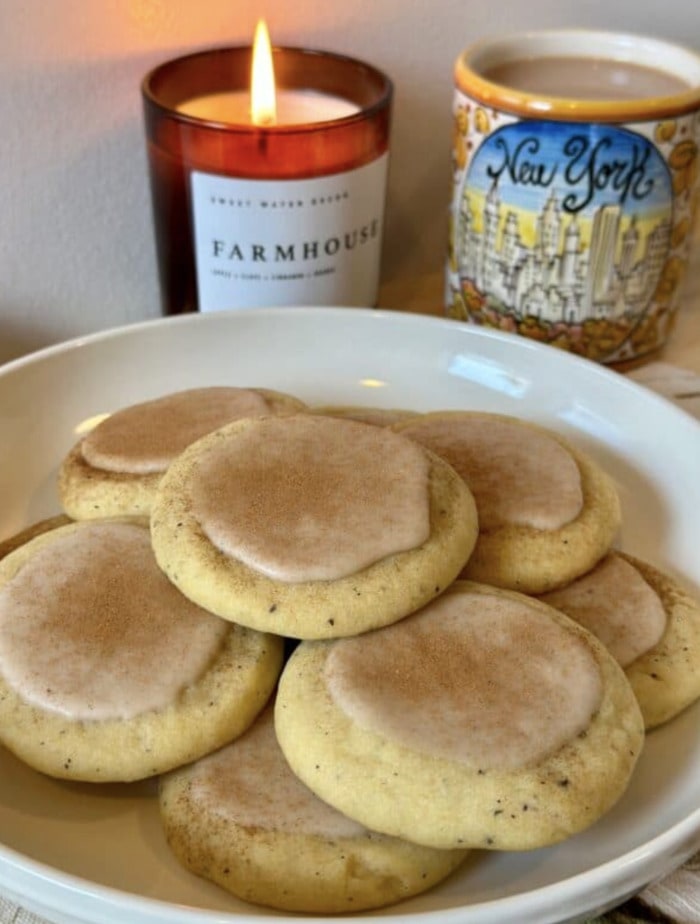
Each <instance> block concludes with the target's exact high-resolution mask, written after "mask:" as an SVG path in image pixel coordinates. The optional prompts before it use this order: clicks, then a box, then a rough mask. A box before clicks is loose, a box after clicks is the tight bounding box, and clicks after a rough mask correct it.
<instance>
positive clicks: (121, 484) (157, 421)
mask: <svg viewBox="0 0 700 924" xmlns="http://www.w3.org/2000/svg"><path fill="white" fill-rule="evenodd" d="M304 407H305V405H304V404H303V402H301V401H300V400H299V399H297V398H295V397H293V396H292V395H286V394H283V393H280V392H276V391H270V390H269V389H264V388H228V387H212V388H193V389H189V390H187V391H179V392H174V393H172V394H168V395H165V396H164V397H162V398H156V399H154V400H153V401H144V402H142V403H140V404H133V405H130V406H129V407H125V408H123V409H122V410H119V411H116V412H115V413H114V414H111V415H110V416H109V417H106V418H105V419H104V420H103V421H102V422H101V423H99V424H98V425H97V426H96V427H95V428H94V429H93V430H91V431H90V432H89V433H88V434H87V436H85V437H83V438H82V439H81V440H80V441H79V442H78V443H76V444H75V446H74V447H73V448H72V450H71V451H70V452H69V453H68V455H67V456H66V458H65V459H64V461H63V464H62V465H61V469H60V471H59V479H58V489H59V496H60V499H61V504H62V506H63V509H64V511H65V512H66V513H67V514H69V515H70V516H71V517H72V518H73V519H76V520H86V519H100V518H104V517H108V516H148V514H149V512H150V509H151V502H152V500H153V494H154V492H155V489H156V486H157V485H158V482H159V481H160V479H161V477H162V475H163V472H164V471H165V470H166V468H167V467H168V465H169V464H170V463H171V462H172V460H173V459H174V458H175V457H176V456H177V455H179V454H180V453H181V452H182V450H183V449H184V448H185V447H186V446H188V445H189V444H190V443H193V442H194V441H195V440H197V439H199V437H201V436H204V434H205V433H210V432H211V431H212V430H216V429H217V428H218V427H221V426H223V425H224V424H226V423H229V422H230V421H232V420H237V419H238V418H241V417H256V416H260V415H264V414H289V413H293V412H297V411H300V410H303V409H304Z"/></svg>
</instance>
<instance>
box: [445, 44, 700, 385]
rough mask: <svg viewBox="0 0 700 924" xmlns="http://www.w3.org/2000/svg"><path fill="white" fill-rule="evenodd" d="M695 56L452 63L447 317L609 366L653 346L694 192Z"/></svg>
mask: <svg viewBox="0 0 700 924" xmlns="http://www.w3.org/2000/svg"><path fill="white" fill-rule="evenodd" d="M699 142H700V54H696V53H694V52H693V51H691V50H690V49H686V48H683V47H679V46H677V45H673V44H670V43H668V42H665V41H660V40H657V39H652V38H645V37H640V36H630V35H624V34H618V33H610V32H591V31H584V30H563V31H545V32H525V33H520V34H517V35H510V36H505V37H504V36H501V37H499V38H494V39H492V40H483V41H480V42H477V43H476V44H474V45H472V46H471V47H470V48H467V49H466V50H465V51H464V52H463V53H462V54H461V55H460V56H459V58H458V59H457V62H456V66H455V96H454V138H453V195H452V205H451V211H450V234H449V254H448V266H447V277H446V289H447V293H446V303H447V305H446V311H447V314H448V315H449V316H451V317H454V318H458V319H461V320H468V321H472V322H474V323H478V324H482V325H487V326H491V327H495V328H498V329H500V330H505V331H512V332H514V333H518V334H522V335H525V336H527V337H531V338H534V339H537V340H540V341H542V342H545V343H549V344H553V345H556V346H559V347H562V348H564V349H567V350H570V351H572V352H574V353H577V354H579V355H581V356H585V357H587V358H589V359H593V360H597V361H599V362H603V363H609V364H611V365H614V366H621V367H625V366H630V365H635V364H637V363H639V362H641V361H644V360H645V359H648V358H650V357H651V356H653V355H654V354H656V353H658V351H659V350H660V349H661V348H662V347H663V345H664V343H665V341H666V339H667V337H668V335H669V332H670V330H671V327H672V324H673V319H674V316H675V312H676V310H677V305H678V294H679V290H680V286H681V281H682V279H683V275H684V271H685V268H686V264H687V260H688V251H689V244H690V238H691V232H692V227H693V216H694V212H695V206H696V201H697V189H698V182H697V176H698V167H699V157H698V144H699Z"/></svg>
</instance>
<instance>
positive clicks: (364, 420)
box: [0, 387, 700, 913]
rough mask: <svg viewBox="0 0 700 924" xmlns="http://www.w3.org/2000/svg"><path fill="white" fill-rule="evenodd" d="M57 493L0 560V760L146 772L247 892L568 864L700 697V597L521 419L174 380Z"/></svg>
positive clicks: (214, 868) (170, 835)
mask: <svg viewBox="0 0 700 924" xmlns="http://www.w3.org/2000/svg"><path fill="white" fill-rule="evenodd" d="M59 495H60V498H61V503H62V506H63V511H64V513H63V516H62V517H61V518H57V519H54V520H51V521H48V522H47V523H45V524H40V525H35V526H33V527H32V528H31V529H30V530H29V531H27V533H25V534H22V535H21V536H19V537H15V538H13V540H10V541H9V542H8V543H6V547H5V549H4V550H3V551H4V553H5V554H4V557H3V558H2V560H1V561H0V741H1V742H2V743H3V744H5V746H6V747H8V748H9V749H10V750H12V751H13V752H14V753H15V754H16V755H17V756H19V757H20V758H21V759H22V760H24V761H25V762H26V763H27V764H29V765H30V766H32V767H34V768H35V769H37V770H39V771H41V772H43V773H47V774H50V775H52V776H55V777H59V778H63V779H70V780H83V781H89V782H95V783H99V782H104V781H115V780H118V781H126V782H129V781H133V780H137V779H143V778H145V777H150V776H157V777H158V778H159V780H160V809H161V817H162V821H163V826H164V831H165V834H166V836H167V840H168V843H169V844H170V846H171V847H172V849H173V850H174V852H175V853H176V855H177V856H178V857H179V858H180V860H181V861H182V863H183V864H184V865H185V866H187V867H188V868H189V869H191V870H192V871H193V872H195V873H196V874H198V875H200V876H203V877H205V878H207V879H211V880H213V881H214V882H217V883H218V884H219V885H221V886H222V887H223V888H225V889H228V890H229V891H231V892H232V893H234V894H235V895H237V896H238V897H240V898H242V899H244V900H246V901H250V902H254V903H257V904H261V905H266V906H270V907H274V908H278V909H282V910H287V911H304V912H318V913H340V912H346V911H361V910H365V909H370V908H377V907H381V906H384V905H388V904H391V903H394V902H398V901H400V900H402V899H404V898H407V897H409V896H412V895H416V894H418V893H420V892H423V891H425V890H426V889H428V888H430V887H431V886H433V885H435V884H436V883H438V882H440V881H442V880H443V879H445V878H446V877H447V876H448V875H449V874H450V873H451V872H452V871H453V870H454V869H455V868H457V867H458V866H459V865H460V864H461V863H462V862H463V860H464V858H465V856H466V855H467V854H468V853H469V852H470V851H473V850H479V849H488V850H518V851H522V850H530V849H534V848H538V847H543V846H546V845H550V844H554V843H557V842H559V841H561V840H563V839H565V838H568V837H570V836H572V835H574V834H576V833H577V832H579V831H581V830H583V829H585V828H587V827H588V826H590V825H591V824H593V823H594V822H595V821H596V820H597V819H598V818H600V817H601V816H602V815H603V814H604V813H605V812H607V811H608V809H610V807H611V806H612V805H614V804H615V803H616V802H617V800H618V799H619V798H620V797H621V796H622V794H623V793H624V791H625V789H626V787H627V785H628V783H629V780H630V778H631V775H632V773H633V771H634V767H635V764H636V761H637V759H638V757H639V754H640V752H641V750H642V747H643V742H644V735H645V731H646V730H647V729H650V728H652V727H653V726H655V725H658V724H660V723H662V722H666V721H668V720H670V719H671V718H672V717H673V716H674V715H676V714H677V713H678V712H680V711H681V710H682V709H684V708H685V707H686V706H687V705H689V704H690V703H691V702H693V701H694V700H695V699H696V698H698V696H700V672H699V671H698V670H697V669H696V668H695V666H694V665H695V664H696V663H697V662H698V652H699V651H700V607H699V606H698V604H697V603H696V602H695V601H694V600H693V599H692V598H690V597H689V596H688V595H687V594H686V593H685V592H684V590H683V589H682V588H681V587H680V586H678V584H677V583H676V582H675V581H674V580H672V579H671V578H670V577H669V576H668V575H665V574H662V573H660V572H659V571H657V570H656V569H654V568H652V567H651V566H650V565H649V564H647V563H644V562H641V561H638V560H636V559H634V558H632V557H630V556H629V555H628V554H626V553H625V552H624V551H622V550H619V549H616V548H615V543H616V539H617V536H618V531H619V527H620V521H621V510H620V504H619V500H618V496H617V492H616V489H615V486H614V483H613V482H612V480H611V479H610V477H609V476H608V475H607V474H606V473H605V472H604V471H603V470H602V469H601V468H600V467H599V465H598V464H597V463H596V462H595V461H594V460H593V459H592V458H591V457H589V456H588V455H587V454H586V453H585V452H583V451H582V450H581V449H580V448H577V447H575V446H573V445H572V444H571V443H570V442H569V441H567V440H564V439H563V438H562V437H561V436H560V435H558V434H556V433H554V432H553V431H551V430H549V429H545V428H543V427H541V426H537V425H535V424H533V423H528V422H524V421H521V420H518V419H516V418H513V417H507V416H504V415H497V414H486V413H481V412H477V411H466V410H465V411H450V412H434V413H429V414H417V413H415V412H413V411H410V410H405V411H404V410H392V411H385V412H383V413H381V414H377V413H376V412H374V411H373V410H371V409H367V408H345V407H328V406H324V407H321V406H319V407H315V408H312V407H307V406H306V405H305V404H304V403H303V402H302V401H300V400H299V399H297V398H296V397H294V396H293V395H288V394H282V393H280V392H277V391H272V390H270V389H266V388H249V389H247V388H225V387H222V388H207V389H194V390H191V391H187V392H179V393H175V394H171V395H166V396H164V397H162V398H159V399H157V400H154V401H149V402H145V403H143V404H140V405H135V406H131V407H128V408H125V409H123V410H122V411H119V412H117V413H115V414H113V415H112V416H111V417H108V418H107V419H106V420H105V421H103V422H102V423H100V424H99V425H98V426H97V427H96V428H95V429H94V430H93V431H91V433H90V434H88V435H87V436H86V437H84V438H83V439H82V440H81V441H80V442H79V443H78V444H77V445H76V446H75V447H74V448H73V449H72V451H71V452H70V453H69V455H68V456H67V458H66V459H65V461H64V464H63V466H62V468H61V472H60V477H59Z"/></svg>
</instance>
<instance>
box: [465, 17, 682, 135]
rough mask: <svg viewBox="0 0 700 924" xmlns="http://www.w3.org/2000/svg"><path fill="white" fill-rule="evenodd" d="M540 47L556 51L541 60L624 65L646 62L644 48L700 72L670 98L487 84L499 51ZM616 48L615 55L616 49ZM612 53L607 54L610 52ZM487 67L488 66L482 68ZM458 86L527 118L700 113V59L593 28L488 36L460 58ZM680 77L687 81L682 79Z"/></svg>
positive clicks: (632, 118) (510, 56) (520, 53)
mask: <svg viewBox="0 0 700 924" xmlns="http://www.w3.org/2000/svg"><path fill="white" fill-rule="evenodd" d="M574 42H579V43H580V47H579V49H578V50H577V51H573V50H572V51H569V52H566V51H564V50H557V49H558V47H559V46H561V49H563V48H564V47H573V43H574ZM537 43H539V44H541V45H542V46H547V47H548V48H549V49H552V50H551V51H550V52H549V54H547V53H545V52H542V57H547V56H556V57H571V58H581V57H584V58H588V57H595V58H604V57H607V58H612V59H613V60H619V61H620V62H625V61H626V62H629V61H633V62H634V63H637V64H639V63H642V64H646V62H644V61H639V59H637V58H635V57H634V56H633V51H634V50H635V49H636V48H637V47H639V46H640V45H641V46H642V48H643V49H644V50H645V51H647V52H653V51H657V52H659V53H663V54H665V55H667V56H668V55H673V56H675V57H676V58H677V57H678V56H679V55H682V56H683V57H684V58H685V59H686V60H687V61H688V62H690V63H691V64H693V65H694V66H695V68H696V71H697V75H698V77H697V84H696V85H693V84H691V83H690V82H689V83H688V89H687V90H684V91H682V92H680V93H674V94H672V95H670V96H669V95H665V96H645V97H639V98H632V99H625V100H599V99H587V98H583V97H582V98H574V97H565V96H551V95H549V94H535V93H531V92H527V91H524V90H519V89H517V88H516V87H510V86H506V85H504V84H499V83H495V82H493V81H491V80H488V79H487V78H486V77H484V76H483V75H482V74H481V73H480V72H479V69H478V67H479V61H480V60H481V59H483V58H484V57H486V58H488V56H489V54H491V55H492V56H496V55H497V53H498V49H501V50H502V52H503V53H505V57H502V58H500V59H499V60H506V61H507V60H511V61H515V60H522V59H523V58H527V57H530V56H531V54H530V55H528V53H527V51H526V48H527V46H528V45H530V46H531V47H532V46H534V45H535V44H537ZM613 48H615V49H617V53H616V54H615V55H613V54H612V49H613ZM606 52H607V53H606ZM482 66H483V65H482ZM647 66H649V67H651V68H655V69H656V70H663V71H664V72H666V73H668V74H671V75H674V76H677V77H679V76H680V74H679V72H678V71H677V70H673V69H672V68H670V67H669V68H665V67H662V66H659V65H658V64H657V65H655V64H653V63H652V64H648V65H647ZM454 77H455V84H456V86H457V87H458V88H459V89H460V90H461V91H462V92H463V93H464V94H465V95H467V96H469V97H471V98H472V99H474V100H475V101H477V102H479V103H481V104H483V105H485V106H488V107H489V108H491V109H498V110H500V111H504V112H509V113H512V114H513V115H519V116H525V117H527V118H539V119H549V120H552V121H575V122H640V121H643V122H650V121H655V120H658V119H666V118H670V117H674V116H679V115H684V114H686V113H688V112H692V111H693V110H695V109H700V55H698V54H696V53H695V52H694V51H692V50H691V49H689V48H686V47H684V46H682V45H677V44H674V43H672V42H667V41H665V40H662V39H655V38H650V37H647V36H639V35H632V34H630V33H622V32H619V33H618V32H601V31H594V30H589V29H560V30H542V31H531V32H521V33H513V34H512V35H505V36H499V37H497V38H484V39H481V40H479V41H477V42H474V43H473V44H472V45H470V46H469V47H467V48H466V49H465V50H464V51H463V52H462V53H461V54H460V55H459V57H458V58H457V61H456V62H455V68H454ZM680 79H684V78H683V77H680Z"/></svg>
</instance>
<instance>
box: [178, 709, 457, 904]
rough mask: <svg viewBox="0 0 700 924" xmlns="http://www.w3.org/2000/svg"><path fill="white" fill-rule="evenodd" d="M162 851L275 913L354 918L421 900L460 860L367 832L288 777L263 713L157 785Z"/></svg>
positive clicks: (451, 854) (453, 853)
mask: <svg viewBox="0 0 700 924" xmlns="http://www.w3.org/2000/svg"><path fill="white" fill-rule="evenodd" d="M160 813H161V818H162V822H163V827H164V829H165V833H166V837H167V840H168V843H169V845H170V847H171V848H172V850H173V852H174V853H175V855H176V856H177V857H178V859H179V860H180V862H181V863H182V864H183V865H184V866H185V867H187V868H188V869H190V870H191V871H192V872H194V873H195V874H197V875H198V876H202V877H204V878H206V879H210V880H213V881H214V882H216V883H217V884H218V885H220V886H222V887H223V888H224V889H226V890H227V891H229V892H232V893H233V894H234V895H236V896H237V897H238V898H241V899H243V900H244V901H247V902H253V903H254V904H257V905H265V906H268V907H271V908H277V909H281V910H283V911H292V912H294V911H301V912H307V913H313V914H342V913H343V912H348V911H351V912H360V911H365V910H367V909H370V908H380V907H382V906H385V905H390V904H393V903H395V902H398V901H401V900H402V899H405V898H409V897H410V896H413V895H417V894H419V893H421V892H425V891H426V890H427V889H429V888H431V887H432V886H433V885H435V884H436V883H437V882H440V881H441V880H443V879H444V878H445V877H446V876H448V875H449V874H450V873H451V872H452V871H453V870H454V869H455V868H456V867H457V866H459V864H460V863H461V862H462V861H463V859H464V857H465V854H466V851H464V850H435V849H433V848H430V847H420V846H418V845H415V844H410V843H408V842H406V841H402V840H399V839H398V838H394V837H387V836H386V835H383V834H376V833H375V832H372V831H368V830H367V829H366V828H364V827H362V825H359V824H358V823H357V822H354V821H351V820H350V819H349V818H346V817H345V816H344V815H341V814H340V812H337V811H335V809H333V808H331V807H330V806H329V805H326V804H325V803H324V802H322V801H321V800H320V799H318V798H317V797H316V796H314V795H313V793H312V792H311V790H309V789H307V787H306V786H304V784H303V783H301V782H300V780H299V779H298V778H297V777H296V776H295V775H294V774H293V773H292V771H291V770H290V769H289V766H288V765H287V762H286V761H285V759H284V757H283V755H282V752H281V751H280V748H279V745H278V744H277V740H276V737H275V731H274V726H273V717H272V709H271V708H267V709H266V710H265V711H264V712H263V713H262V714H261V715H260V716H259V717H258V719H256V721H255V723H254V724H253V725H252V727H251V728H249V729H248V731H246V732H245V734H244V735H242V736H241V737H240V738H239V739H238V740H237V741H235V742H233V743H232V744H230V745H228V746H227V747H224V748H222V749H221V750H219V751H217V752H216V753H214V754H211V755H209V756H208V757H204V758H202V759H201V760H199V761H196V762H195V763H193V764H190V765H189V766H187V767H182V768H180V769H179V770H174V771H173V772H172V773H170V774H168V775H166V776H165V777H163V778H162V779H161V784H160Z"/></svg>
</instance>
